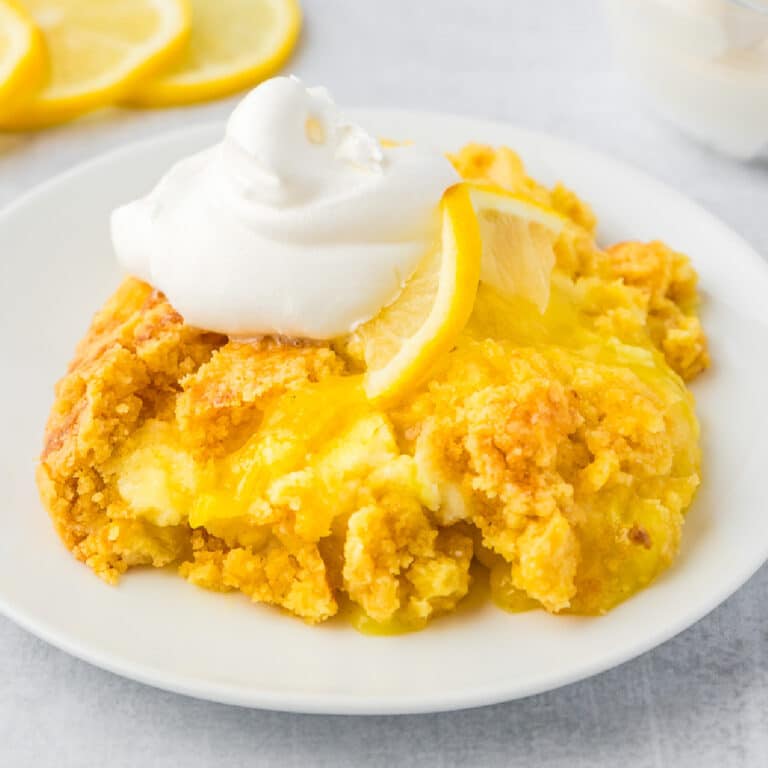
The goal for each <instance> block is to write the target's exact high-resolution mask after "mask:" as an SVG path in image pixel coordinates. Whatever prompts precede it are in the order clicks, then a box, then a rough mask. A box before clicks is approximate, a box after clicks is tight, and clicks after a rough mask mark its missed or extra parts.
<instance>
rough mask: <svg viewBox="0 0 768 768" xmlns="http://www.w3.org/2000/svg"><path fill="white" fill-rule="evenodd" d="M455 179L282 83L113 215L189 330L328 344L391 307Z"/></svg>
mask: <svg viewBox="0 0 768 768" xmlns="http://www.w3.org/2000/svg"><path fill="white" fill-rule="evenodd" d="M457 178H458V177H457V175H456V172H455V171H454V169H453V167H452V166H451V165H450V163H449V162H448V160H447V159H446V158H445V157H444V156H443V155H442V154H441V153H440V152H438V151H436V150H431V149H427V148H422V147H418V146H415V145H407V146H394V147H383V146H382V145H381V144H380V143H379V142H378V141H377V140H376V139H375V138H374V137H372V136H371V135H369V134H368V133H366V132H365V131H364V130H363V129H362V128H360V127H358V126H357V125H355V124H353V123H350V122H349V121H347V120H345V119H344V117H343V116H342V115H341V114H340V113H339V111H338V109H337V108H336V106H335V104H334V103H333V101H332V100H331V98H330V96H329V94H328V92H327V91H326V90H325V89H324V88H305V87H304V86H303V85H302V83H301V82H300V81H299V80H297V79H295V78H287V77H278V78H274V79H272V80H268V81H266V82H264V83H262V84H261V85H259V86H258V87H257V88H255V89H254V90H253V91H251V92H250V93H249V94H248V95H247V96H246V97H245V99H244V100H243V101H242V102H241V103H240V104H239V105H238V106H237V107H236V109H235V110H234V112H233V113H232V115H231V116H230V118H229V121H228V123H227V127H226V132H225V135H224V139H223V141H222V142H221V143H220V144H217V145H216V146H214V147H211V148H210V149H207V150H204V151H203V152H200V153H199V154H196V155H193V156H191V157H189V158H187V159H185V160H182V161H181V162H179V163H178V164H176V165H175V166H174V167H173V168H171V170H170V171H169V172H168V173H167V174H166V175H165V176H164V177H163V178H162V179H161V180H160V182H159V183H158V184H157V186H156V187H155V189H154V190H153V191H152V192H150V194H149V195H148V196H147V197H145V198H142V199H140V200H136V201H135V202H132V203H129V204H127V205H124V206H122V207H120V208H118V209H116V210H115V211H114V212H113V214H112V222H111V224H112V240H113V243H114V247H115V251H116V254H117V258H118V260H119V261H120V263H121V264H122V266H123V267H124V269H125V270H126V271H127V272H129V273H131V274H133V275H135V276H136V277H139V278H141V279H142V280H145V281H146V282H148V283H150V284H151V285H153V286H154V287H155V288H157V289H159V290H161V291H162V292H163V293H164V294H165V295H166V297H167V298H168V300H169V301H170V302H171V304H172V305H173V306H174V307H175V308H176V309H177V310H178V311H179V312H180V313H181V315H182V316H183V317H184V319H185V321H186V322H187V323H188V324H190V325H193V326H197V327H199V328H205V329H207V330H212V331H218V332H220V333H225V334H228V335H230V336H232V337H235V338H237V337H241V338H247V337H254V336H260V335H269V334H278V335H286V336H298V337H305V338H312V339H329V338H333V337H336V336H340V335H343V334H345V333H348V332H350V331H351V330H353V329H354V328H355V327H356V326H357V325H359V324H360V323H362V322H365V321H366V320H368V319H370V318H371V317H373V316H375V315H376V314H377V313H378V312H379V311H380V310H381V309H382V307H384V306H386V305H387V304H389V303H390V302H392V301H393V300H394V299H396V298H397V296H398V294H399V293H400V291H401V290H402V287H403V284H404V283H405V282H406V281H407V279H408V278H409V277H410V275H411V274H412V273H413V272H414V270H415V268H416V266H417V265H418V263H419V261H420V260H421V258H422V257H423V256H424V255H425V253H426V252H427V250H428V249H429V248H430V247H433V245H434V243H435V241H436V239H437V238H438V237H439V216H438V204H439V201H440V198H441V196H442V194H443V192H444V190H445V189H446V188H447V187H448V186H450V185H451V184H453V183H454V182H455V181H456V180H457Z"/></svg>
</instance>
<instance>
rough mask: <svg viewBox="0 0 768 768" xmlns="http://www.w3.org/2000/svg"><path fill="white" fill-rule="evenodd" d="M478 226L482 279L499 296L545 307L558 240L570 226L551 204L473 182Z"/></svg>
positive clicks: (472, 188)
mask: <svg viewBox="0 0 768 768" xmlns="http://www.w3.org/2000/svg"><path fill="white" fill-rule="evenodd" d="M470 194H471V197H472V203H473V205H474V208H475V212H476V214H477V220H478V223H479V226H480V237H481V239H482V242H483V257H482V266H481V270H480V279H481V280H482V281H483V282H484V283H486V284H487V285H490V286H491V287H492V288H494V289H495V290H496V291H497V292H498V293H499V294H500V295H501V296H503V297H506V298H511V297H513V296H520V297H522V298H524V299H528V300H529V301H532V302H533V303H534V304H535V305H536V306H537V307H538V309H539V311H540V312H544V310H545V309H546V307H547V304H548V303H549V290H550V283H551V277H552V269H553V268H554V265H555V252H554V244H555V241H556V240H557V238H558V236H559V235H560V233H561V232H562V231H563V228H564V227H565V225H566V221H565V219H564V218H563V217H562V216H560V214H558V213H556V212H555V211H553V210H552V209H550V208H546V207H545V206H542V205H539V204H538V203H534V202H532V201H531V200H527V199H525V198H523V197H520V196H518V195H515V194H513V193H511V192H506V191H504V190H502V189H501V188H497V187H483V186H475V185H473V186H472V187H471V193H470Z"/></svg>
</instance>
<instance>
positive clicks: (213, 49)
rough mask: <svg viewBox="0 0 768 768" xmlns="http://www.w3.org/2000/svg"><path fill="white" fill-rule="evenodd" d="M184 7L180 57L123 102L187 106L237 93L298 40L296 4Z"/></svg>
mask: <svg viewBox="0 0 768 768" xmlns="http://www.w3.org/2000/svg"><path fill="white" fill-rule="evenodd" d="M190 7H191V9H192V35H191V37H190V41H189V45H188V46H187V49H186V52H185V55H184V57H183V58H182V59H181V60H180V61H179V62H178V63H177V64H176V65H175V66H174V67H173V68H172V69H170V70H169V71H167V72H165V73H163V74H162V75H160V76H158V77H157V78H155V79H153V80H152V81H151V82H147V83H144V84H142V85H141V86H140V87H139V88H137V89H136V90H135V91H134V92H133V93H131V94H130V96H129V97H128V98H127V99H126V100H125V101H126V103H127V104H132V105H137V106H145V107H162V106H167V105H172V104H187V103H189V102H194V101H203V100H205V99H212V98H216V97H219V96H225V95H227V94H230V93H235V92H236V91H240V90H243V89H244V88H247V87H248V86H251V85H254V84H256V83H257V82H260V81H261V80H264V79H266V78H267V77H269V76H270V75H272V74H273V73H274V72H275V71H276V70H277V69H278V67H280V65H281V64H282V63H283V62H284V61H285V60H286V59H287V58H288V56H289V54H290V53H291V51H292V50H293V48H294V46H295V45H296V41H297V39H298V37H299V30H300V28H301V11H300V9H299V4H298V2H297V0H190Z"/></svg>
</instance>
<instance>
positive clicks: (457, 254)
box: [353, 184, 481, 400]
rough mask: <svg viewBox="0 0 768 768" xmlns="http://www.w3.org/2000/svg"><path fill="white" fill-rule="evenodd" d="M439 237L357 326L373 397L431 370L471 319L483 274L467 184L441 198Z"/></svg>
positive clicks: (409, 384)
mask: <svg viewBox="0 0 768 768" xmlns="http://www.w3.org/2000/svg"><path fill="white" fill-rule="evenodd" d="M440 207H441V216H442V227H441V239H440V240H441V241H440V243H439V244H438V245H437V246H436V247H435V248H434V249H433V250H432V251H431V252H430V253H429V254H427V256H425V257H424V259H423V260H422V263H421V264H420V265H419V267H418V268H417V270H416V272H415V273H414V275H413V276H412V277H411V278H410V280H409V281H408V282H407V283H406V285H405V287H404V288H403V290H402V293H401V294H400V295H399V296H398V298H397V299H396V300H395V301H394V302H393V303H392V304H390V305H389V306H388V307H385V308H384V309H383V310H382V311H381V312H380V313H379V314H378V315H377V316H376V317H374V318H373V319H372V320H369V321H368V322H367V323H365V324H364V325H362V326H361V327H360V328H358V329H357V330H356V331H355V332H354V334H353V335H354V336H355V339H354V343H355V345H356V346H357V345H359V347H360V348H361V350H362V357H363V359H364V360H365V364H366V373H365V377H364V380H363V384H364V387H365V392H366V395H367V396H368V398H369V399H371V400H381V399H386V400H392V399H396V398H398V397H399V396H400V395H402V394H403V393H405V392H407V391H408V390H410V389H412V388H413V387H414V386H416V385H418V384H419V383H421V381H422V380H423V379H424V378H425V377H426V376H427V375H428V374H429V371H430V369H431V368H432V366H433V365H434V363H435V361H436V360H437V358H438V357H440V355H442V354H444V353H446V352H447V351H448V350H449V349H450V348H451V346H452V345H453V344H454V343H455V341H456V338H457V337H458V335H459V334H460V333H461V331H462V329H463V328H464V326H465V325H466V323H467V320H468V319H469V316H470V314H471V313H472V308H473V306H474V303H475V295H476V294H477V285H478V281H479V278H480V253H481V250H480V236H479V232H478V229H477V220H476V219H475V215H474V212H473V210H472V201H471V199H470V197H469V192H468V189H467V186H466V185H465V184H457V185H455V186H453V187H451V188H450V189H448V190H447V191H446V192H445V194H444V195H443V199H442V201H441V206H440Z"/></svg>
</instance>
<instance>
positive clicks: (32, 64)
mask: <svg viewBox="0 0 768 768" xmlns="http://www.w3.org/2000/svg"><path fill="white" fill-rule="evenodd" d="M46 69H47V62H46V58H45V47H44V45H43V40H42V37H41V36H40V33H39V32H38V30H37V28H36V27H35V25H34V23H33V22H32V20H31V19H30V18H29V17H28V16H27V14H26V13H24V11H23V9H22V8H21V7H20V6H18V5H17V4H16V3H13V2H8V1H7V0H0V105H2V106H1V107H0V114H2V115H4V114H6V113H7V112H8V111H11V110H13V109H14V108H18V106H19V105H20V104H21V103H23V102H24V101H27V100H29V99H30V98H31V97H32V95H33V94H34V92H35V91H36V90H37V89H38V88H39V87H40V86H41V85H42V83H43V81H44V79H45V73H46Z"/></svg>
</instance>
